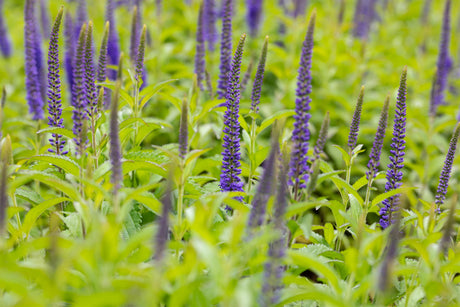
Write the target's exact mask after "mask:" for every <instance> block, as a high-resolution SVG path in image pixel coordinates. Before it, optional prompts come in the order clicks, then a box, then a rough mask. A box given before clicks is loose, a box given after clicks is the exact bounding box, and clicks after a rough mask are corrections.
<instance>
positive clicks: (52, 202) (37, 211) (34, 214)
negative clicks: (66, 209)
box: [22, 197, 70, 236]
mask: <svg viewBox="0 0 460 307" xmlns="http://www.w3.org/2000/svg"><path fill="white" fill-rule="evenodd" d="M66 201H70V199H69V198H67V197H58V198H52V199H48V200H45V201H44V202H42V203H41V204H39V205H38V206H35V207H33V208H32V209H30V211H29V212H27V215H26V217H25V219H24V223H23V224H22V231H23V232H24V234H25V235H26V236H29V233H30V230H31V229H32V227H33V225H34V224H35V221H36V220H37V219H38V218H39V217H40V215H42V214H43V213H44V212H45V211H46V210H48V209H49V208H51V207H53V206H56V205H58V204H60V203H63V202H66Z"/></svg>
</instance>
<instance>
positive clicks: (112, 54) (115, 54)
mask: <svg viewBox="0 0 460 307" xmlns="http://www.w3.org/2000/svg"><path fill="white" fill-rule="evenodd" d="M113 1H114V0H107V11H106V20H107V21H108V22H109V25H110V29H109V39H108V42H107V53H108V55H109V64H110V65H118V59H119V58H120V47H119V42H118V32H117V27H116V23H115V12H114V10H115V4H114V2H113ZM116 76H117V73H116V71H115V70H113V69H111V70H110V71H109V73H108V77H109V79H110V80H115V79H116Z"/></svg>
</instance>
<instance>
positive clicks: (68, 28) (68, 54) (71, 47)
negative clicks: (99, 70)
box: [64, 12, 76, 89]
mask: <svg viewBox="0 0 460 307" xmlns="http://www.w3.org/2000/svg"><path fill="white" fill-rule="evenodd" d="M64 36H65V54H64V65H65V70H66V72H67V82H68V83H69V88H70V89H72V88H73V70H74V66H75V63H74V61H75V49H76V45H75V35H74V27H73V20H72V15H70V13H69V12H67V13H66V15H65V22H64Z"/></svg>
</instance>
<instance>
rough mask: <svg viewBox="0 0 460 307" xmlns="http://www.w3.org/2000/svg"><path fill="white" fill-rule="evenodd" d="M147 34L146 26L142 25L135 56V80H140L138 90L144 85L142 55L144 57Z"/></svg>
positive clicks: (144, 74) (144, 76) (145, 77)
mask: <svg viewBox="0 0 460 307" xmlns="http://www.w3.org/2000/svg"><path fill="white" fill-rule="evenodd" d="M146 33H147V26H146V25H144V27H143V28H142V34H141V38H140V40H139V47H138V48H137V56H136V80H137V81H140V79H142V83H141V86H140V89H143V88H144V87H145V85H146V81H147V80H146V79H147V75H146V73H145V66H144V55H145V35H146Z"/></svg>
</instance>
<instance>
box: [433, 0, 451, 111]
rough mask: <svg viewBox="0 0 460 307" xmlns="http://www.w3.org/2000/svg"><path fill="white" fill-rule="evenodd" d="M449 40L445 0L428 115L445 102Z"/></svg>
mask: <svg viewBox="0 0 460 307" xmlns="http://www.w3.org/2000/svg"><path fill="white" fill-rule="evenodd" d="M449 42H450V0H446V5H445V8H444V16H443V22H442V32H441V43H440V46H439V55H438V62H437V66H436V67H437V69H436V77H435V80H436V82H435V83H434V84H433V90H432V95H431V101H430V116H436V113H437V110H438V107H439V106H440V105H443V104H445V101H444V92H445V90H446V88H447V76H448V75H449V71H450V69H451V67H452V61H451V60H450V56H449Z"/></svg>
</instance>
